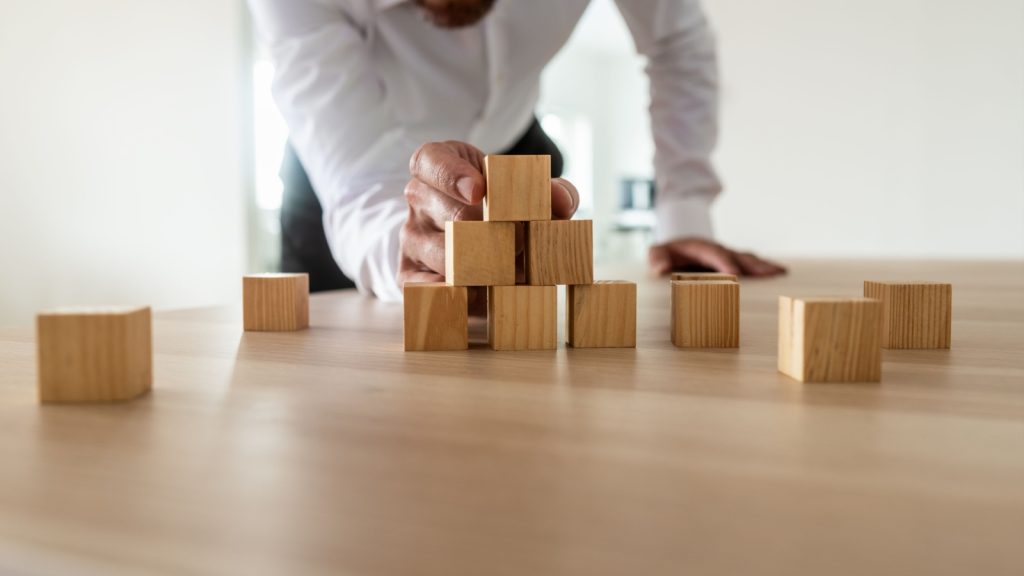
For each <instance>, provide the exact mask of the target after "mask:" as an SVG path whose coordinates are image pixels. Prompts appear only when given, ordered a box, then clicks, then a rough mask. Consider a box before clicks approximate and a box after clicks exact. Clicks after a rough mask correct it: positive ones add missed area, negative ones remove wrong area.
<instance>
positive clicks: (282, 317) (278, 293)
mask: <svg viewBox="0 0 1024 576" xmlns="http://www.w3.org/2000/svg"><path fill="white" fill-rule="evenodd" d="M242 324H243V327H244V328H245V330H246V331H248V332H292V331H295V330H302V329H304V328H308V327H309V274H249V275H246V276H244V277H243V278H242Z"/></svg>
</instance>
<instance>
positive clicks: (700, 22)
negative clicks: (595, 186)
mask: <svg viewBox="0 0 1024 576" xmlns="http://www.w3.org/2000/svg"><path fill="white" fill-rule="evenodd" d="M616 3H617V5H618V7H619V11H620V12H621V13H622V16H623V19H624V20H625V21H626V25H627V26H629V29H630V32H631V33H632V35H633V41H634V43H635V44H636V48H637V51H638V52H639V53H641V54H643V55H644V56H646V57H647V68H646V71H647V75H648V77H649V79H650V90H651V104H650V114H651V129H652V132H653V134H654V145H655V153H654V172H655V180H656V182H657V190H658V195H657V199H656V202H655V212H656V225H655V240H656V241H657V242H667V241H669V240H674V239H678V238H683V237H686V236H703V237H708V238H710V237H711V236H712V235H713V230H712V226H711V213H710V210H711V203H712V201H713V200H714V198H715V197H716V196H717V195H718V193H719V192H720V191H721V189H722V186H721V183H720V181H719V179H718V176H717V174H716V173H715V169H714V167H713V166H712V164H711V153H712V151H713V150H714V148H715V143H716V141H717V139H718V63H717V57H716V52H715V39H714V36H713V34H712V31H711V28H710V26H709V24H708V21H707V18H706V17H705V15H704V11H703V9H702V7H701V5H700V0H616Z"/></svg>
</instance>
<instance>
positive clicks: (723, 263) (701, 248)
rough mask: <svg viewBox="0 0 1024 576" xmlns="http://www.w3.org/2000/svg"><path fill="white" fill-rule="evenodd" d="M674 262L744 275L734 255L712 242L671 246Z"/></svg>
mask: <svg viewBox="0 0 1024 576" xmlns="http://www.w3.org/2000/svg"><path fill="white" fill-rule="evenodd" d="M668 246H669V249H670V250H671V251H672V254H673V260H674V261H677V262H678V263H681V264H683V265H686V264H689V263H694V262H695V263H697V264H700V265H702V266H706V267H708V268H711V269H712V270H714V271H715V272H722V273H724V274H737V275H739V274H742V270H740V266H739V264H738V263H737V262H736V260H735V258H734V257H733V253H732V252H731V251H730V250H728V249H726V248H724V247H722V246H719V245H718V244H714V243H711V242H695V243H678V244H676V243H673V244H669V245H668Z"/></svg>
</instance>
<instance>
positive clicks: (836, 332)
mask: <svg viewBox="0 0 1024 576" xmlns="http://www.w3.org/2000/svg"><path fill="white" fill-rule="evenodd" d="M881 338H882V303H881V302H879V301H878V300H873V299H870V298H791V297H788V296H780V297H779V371H780V372H782V373H783V374H786V375H787V376H790V377H791V378H795V379H797V380H799V381H801V382H878V381H879V380H881V378H882V349H881Z"/></svg>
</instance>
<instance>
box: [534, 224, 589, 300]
mask: <svg viewBox="0 0 1024 576" xmlns="http://www.w3.org/2000/svg"><path fill="white" fill-rule="evenodd" d="M526 226H527V227H526V283H527V284H530V285H532V286H556V285H562V284H565V285H572V284H593V283H594V225H593V222H591V221H590V220H549V221H547V222H529V223H527V225H526Z"/></svg>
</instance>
